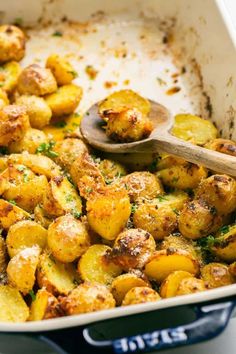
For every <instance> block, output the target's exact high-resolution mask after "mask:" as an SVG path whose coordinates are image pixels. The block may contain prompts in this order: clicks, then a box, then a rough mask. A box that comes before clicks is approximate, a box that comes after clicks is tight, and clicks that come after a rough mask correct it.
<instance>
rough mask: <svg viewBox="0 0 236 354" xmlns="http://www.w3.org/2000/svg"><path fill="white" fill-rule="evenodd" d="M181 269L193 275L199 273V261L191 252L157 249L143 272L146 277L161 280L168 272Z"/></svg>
mask: <svg viewBox="0 0 236 354" xmlns="http://www.w3.org/2000/svg"><path fill="white" fill-rule="evenodd" d="M176 270H183V271H186V272H189V273H191V274H193V275H197V274H198V273H199V263H198V260H197V259H196V258H194V257H193V256H192V255H191V253H189V252H187V251H183V250H174V251H173V252H172V251H171V250H170V249H168V250H162V251H157V252H156V253H155V255H154V256H153V257H152V259H151V260H150V261H149V262H148V263H147V264H146V266H145V271H144V273H145V274H146V275H147V277H148V278H150V279H154V280H156V281H158V282H161V281H163V280H164V279H165V278H166V277H167V276H168V275H169V274H170V273H172V272H174V271H176Z"/></svg>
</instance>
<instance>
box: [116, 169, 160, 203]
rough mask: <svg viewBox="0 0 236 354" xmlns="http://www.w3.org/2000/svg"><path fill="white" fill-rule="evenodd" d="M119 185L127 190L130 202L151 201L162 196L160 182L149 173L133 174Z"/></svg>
mask: <svg viewBox="0 0 236 354" xmlns="http://www.w3.org/2000/svg"><path fill="white" fill-rule="evenodd" d="M121 184H122V185H124V187H125V188H126V189H127V191H128V194H129V197H130V200H131V202H135V201H137V200H138V199H139V198H143V199H153V198H155V197H156V196H158V195H160V194H163V193H164V190H163V187H162V184H161V182H160V180H159V179H158V178H157V177H156V176H155V175H154V174H152V173H150V172H146V171H145V172H133V173H131V174H128V175H127V176H125V177H123V178H122V179H121Z"/></svg>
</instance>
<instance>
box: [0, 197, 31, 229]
mask: <svg viewBox="0 0 236 354" xmlns="http://www.w3.org/2000/svg"><path fill="white" fill-rule="evenodd" d="M25 219H30V214H28V213H27V212H26V211H24V210H23V209H21V208H18V207H17V206H16V205H13V204H11V203H9V202H7V201H6V200H3V199H0V226H1V228H3V229H6V230H8V229H9V227H10V226H11V225H13V224H15V223H16V222H17V221H20V220H25Z"/></svg>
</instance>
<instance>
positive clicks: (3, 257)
mask: <svg viewBox="0 0 236 354" xmlns="http://www.w3.org/2000/svg"><path fill="white" fill-rule="evenodd" d="M7 262H8V258H7V247H6V242H5V240H4V238H3V237H1V236H0V284H6V282H7V274H6V270H7Z"/></svg>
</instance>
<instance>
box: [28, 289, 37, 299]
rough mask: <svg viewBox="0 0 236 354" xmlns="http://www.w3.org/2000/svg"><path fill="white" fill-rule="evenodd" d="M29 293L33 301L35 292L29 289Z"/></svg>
mask: <svg viewBox="0 0 236 354" xmlns="http://www.w3.org/2000/svg"><path fill="white" fill-rule="evenodd" d="M29 295H30V296H31V299H32V301H35V299H36V295H35V293H34V290H30V291H29Z"/></svg>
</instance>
